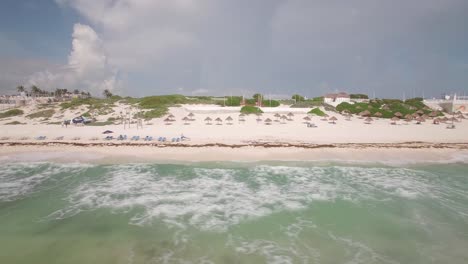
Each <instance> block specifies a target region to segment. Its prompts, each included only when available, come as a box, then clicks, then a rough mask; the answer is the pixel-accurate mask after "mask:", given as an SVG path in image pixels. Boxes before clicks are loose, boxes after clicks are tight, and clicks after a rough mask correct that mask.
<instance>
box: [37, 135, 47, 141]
mask: <svg viewBox="0 0 468 264" xmlns="http://www.w3.org/2000/svg"><path fill="white" fill-rule="evenodd" d="M45 139H46V136H38V137H36V140H45Z"/></svg>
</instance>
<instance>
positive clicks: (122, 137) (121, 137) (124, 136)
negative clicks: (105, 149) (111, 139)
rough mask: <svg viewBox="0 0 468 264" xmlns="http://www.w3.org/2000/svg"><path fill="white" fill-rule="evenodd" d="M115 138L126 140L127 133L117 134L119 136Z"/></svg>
mask: <svg viewBox="0 0 468 264" xmlns="http://www.w3.org/2000/svg"><path fill="white" fill-rule="evenodd" d="M117 140H127V135H119V137H117Z"/></svg>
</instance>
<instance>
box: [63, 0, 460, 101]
mask: <svg viewBox="0 0 468 264" xmlns="http://www.w3.org/2000/svg"><path fill="white" fill-rule="evenodd" d="M56 1H57V2H58V3H60V4H61V5H62V6H64V7H71V8H73V9H75V10H76V11H77V12H78V13H79V14H80V15H81V16H82V17H84V18H85V19H86V20H87V21H88V22H89V23H90V25H92V27H93V28H94V29H95V30H96V31H97V32H98V33H99V34H98V35H99V37H98V36H97V34H96V32H94V31H92V32H88V30H83V31H84V32H83V34H84V35H81V34H77V35H79V36H75V40H77V39H79V41H78V44H77V45H76V47H75V44H74V45H73V46H74V51H73V53H72V54H71V55H70V57H71V58H72V57H73V58H74V57H75V55H76V57H77V58H79V61H80V63H81V64H79V65H81V66H78V67H77V68H76V71H77V72H76V73H75V75H74V76H76V75H79V73H78V72H81V71H82V72H83V73H82V74H83V76H86V78H82V79H91V80H96V79H99V78H97V77H95V76H94V74H95V72H107V73H108V72H109V70H110V69H119V71H120V72H122V73H124V74H125V76H129V79H131V80H132V83H129V85H131V86H132V90H127V93H133V94H135V92H134V91H135V90H137V89H138V94H154V93H172V92H174V91H175V90H176V89H177V87H184V88H185V90H186V91H191V90H203V89H209V91H210V93H214V94H226V93H230V92H237V93H239V92H242V91H243V90H248V91H262V92H265V93H278V91H288V92H297V93H303V94H306V95H309V96H317V95H320V94H323V93H324V92H327V91H332V90H335V89H339V90H348V91H353V92H362V91H364V92H365V91H368V90H372V89H379V90H381V91H382V92H385V93H386V94H382V95H391V94H395V93H398V94H400V93H401V92H402V91H403V90H404V89H409V87H414V86H418V87H420V89H432V90H433V91H437V93H439V91H440V89H441V87H442V86H444V87H449V86H450V85H452V86H454V85H457V83H462V82H463V81H465V80H466V78H467V77H463V76H464V75H462V74H459V72H461V71H463V70H464V68H461V67H459V66H457V65H458V64H455V63H453V58H450V56H449V55H447V54H449V52H448V51H453V49H451V46H453V47H455V48H456V49H457V51H455V52H453V53H454V54H456V53H457V52H458V53H463V52H464V51H463V50H465V49H463V48H464V47H465V46H466V45H464V44H466V42H467V38H468V37H467V36H466V33H464V32H466V30H464V28H463V26H462V25H464V24H466V22H467V19H466V15H465V14H464V12H463V10H464V9H466V7H467V4H466V3H467V2H466V1H464V0H446V1H439V0H413V1H405V0H396V1H391V2H385V1H375V0H362V1H345V2H337V1H307V0H270V1H240V0H239V1H231V0H226V1H223V0H204V1H195V0H100V1H96V0H56ZM93 33H94V34H93ZM88 52H90V53H91V54H86V53H88ZM452 56H453V55H452ZM465 56H466V54H465ZM71 58H70V61H74V59H71ZM461 60H462V59H461ZM428 62H429V63H428ZM71 65H75V63H71ZM109 65H112V67H111V66H109ZM110 72H111V73H113V70H110ZM98 75H99V74H98ZM110 76H111V77H115V75H112V74H111V75H110ZM71 79H73V78H71ZM101 79H102V78H101ZM107 79H109V78H104V79H103V80H107ZM110 80H115V81H116V82H117V83H118V78H110ZM415 80H416V81H415ZM454 80H457V81H454ZM93 83H95V82H93ZM108 83H111V84H112V82H108ZM324 83H325V84H326V85H324ZM102 84H103V82H102V81H101V82H100V85H101V86H102ZM169 87H175V88H173V89H172V91H171V90H168V88H169ZM239 87H242V89H239ZM202 88H203V89H202ZM145 89H146V90H145Z"/></svg>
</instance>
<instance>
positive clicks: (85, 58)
mask: <svg viewBox="0 0 468 264" xmlns="http://www.w3.org/2000/svg"><path fill="white" fill-rule="evenodd" d="M72 37H73V41H72V50H71V52H70V55H69V56H68V63H67V65H65V66H62V67H59V68H54V69H48V70H45V71H40V72H36V73H34V74H33V75H32V76H30V78H29V80H28V84H29V85H33V84H34V85H38V86H39V87H43V88H46V89H47V88H49V89H54V88H67V89H70V90H71V89H80V90H85V91H90V92H91V93H92V94H94V95H101V94H102V91H103V90H104V89H109V90H113V91H115V90H116V89H119V86H120V83H121V81H120V80H119V78H118V74H117V70H116V69H115V67H113V66H111V65H110V64H109V63H108V60H107V56H106V52H105V50H104V46H103V43H102V40H101V39H100V38H99V36H98V35H97V33H96V32H95V31H94V30H93V29H92V28H91V27H90V26H87V25H82V24H75V26H74V29H73V35H72Z"/></svg>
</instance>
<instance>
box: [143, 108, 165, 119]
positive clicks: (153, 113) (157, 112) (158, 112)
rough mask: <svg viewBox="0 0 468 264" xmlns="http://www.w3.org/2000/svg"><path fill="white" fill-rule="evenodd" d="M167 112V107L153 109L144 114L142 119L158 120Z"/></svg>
mask: <svg viewBox="0 0 468 264" xmlns="http://www.w3.org/2000/svg"><path fill="white" fill-rule="evenodd" d="M168 111H169V109H168V108H167V107H159V108H155V109H152V110H150V111H146V112H144V113H143V116H142V117H143V119H145V120H149V119H153V118H159V117H162V116H164V115H166V114H167V113H168Z"/></svg>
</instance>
